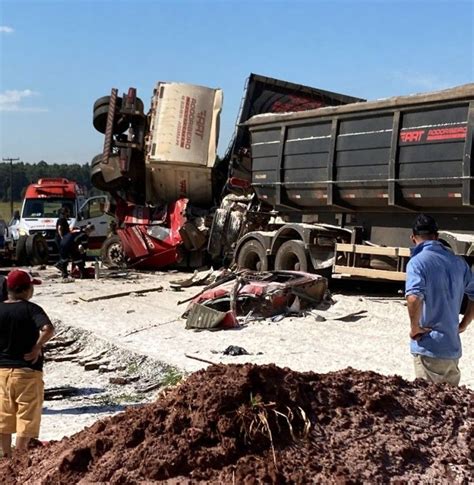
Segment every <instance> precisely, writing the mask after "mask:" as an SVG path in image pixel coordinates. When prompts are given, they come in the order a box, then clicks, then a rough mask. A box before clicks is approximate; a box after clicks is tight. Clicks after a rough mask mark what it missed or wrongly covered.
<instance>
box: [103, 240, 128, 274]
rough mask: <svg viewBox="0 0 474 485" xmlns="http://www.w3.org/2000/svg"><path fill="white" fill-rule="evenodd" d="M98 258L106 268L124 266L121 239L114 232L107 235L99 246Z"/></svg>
mask: <svg viewBox="0 0 474 485" xmlns="http://www.w3.org/2000/svg"><path fill="white" fill-rule="evenodd" d="M100 259H101V260H102V263H103V264H104V266H106V267H107V268H123V267H125V266H126V263H125V254H124V252H123V246H122V241H121V240H120V237H119V236H117V235H116V234H114V235H112V236H110V237H108V238H107V239H106V240H105V241H104V244H102V247H101V248H100Z"/></svg>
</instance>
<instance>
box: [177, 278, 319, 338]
mask: <svg viewBox="0 0 474 485" xmlns="http://www.w3.org/2000/svg"><path fill="white" fill-rule="evenodd" d="M230 276H232V278H230ZM327 289H328V281H327V279H326V278H324V277H323V276H320V275H317V274H309V273H302V272H298V271H272V272H263V273H262V272H258V273H256V272H253V271H240V272H237V273H234V274H232V275H227V274H224V276H223V278H222V279H221V282H219V280H217V281H216V283H215V284H212V285H210V286H209V287H208V288H207V289H204V290H203V291H202V292H200V293H199V295H197V296H196V297H195V298H194V299H193V300H192V302H191V304H190V305H189V306H188V308H187V310H186V312H185V313H184V316H185V317H186V319H187V320H186V328H201V329H203V328H208V329H209V328H216V327H220V328H233V327H237V326H239V323H238V320H237V317H238V316H240V317H245V316H246V315H248V314H252V315H253V316H258V317H260V318H267V317H271V316H273V315H278V314H282V313H286V312H289V313H299V312H300V311H302V310H305V309H307V308H310V307H311V306H314V305H315V304H318V303H320V302H321V301H322V300H323V299H324V297H325V295H326V292H327Z"/></svg>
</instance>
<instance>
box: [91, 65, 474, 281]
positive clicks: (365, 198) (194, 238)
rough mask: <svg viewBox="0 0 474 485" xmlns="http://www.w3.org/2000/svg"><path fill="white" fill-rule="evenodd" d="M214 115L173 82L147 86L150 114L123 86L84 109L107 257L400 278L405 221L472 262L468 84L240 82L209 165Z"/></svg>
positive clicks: (142, 264)
mask: <svg viewBox="0 0 474 485" xmlns="http://www.w3.org/2000/svg"><path fill="white" fill-rule="evenodd" d="M221 108H222V92H221V90H219V89H210V88H205V87H200V86H191V85H186V84H179V83H158V85H157V87H156V89H155V91H154V94H153V97H152V102H151V109H150V111H149V113H148V114H145V112H144V105H143V102H142V101H141V100H140V99H139V98H138V97H137V95H136V90H135V89H133V88H130V89H129V90H128V93H127V94H124V95H123V96H118V91H117V90H116V89H113V90H112V92H111V95H110V96H105V97H103V98H100V99H98V100H97V101H96V103H95V105H94V116H93V122H94V126H95V128H96V129H97V130H98V131H100V132H101V133H103V134H104V135H105V137H104V149H103V153H101V154H100V155H98V156H96V157H95V158H94V159H93V161H92V166H91V175H92V182H93V184H94V185H95V186H96V187H98V188H99V189H102V190H104V191H107V192H109V193H110V194H111V195H112V200H113V203H112V206H111V209H110V210H111V212H112V213H113V214H114V215H115V216H116V222H117V224H116V230H115V234H114V235H113V236H112V237H110V238H109V239H108V240H107V241H106V243H105V245H104V246H103V251H102V253H103V259H104V260H105V262H106V263H109V264H117V263H119V264H122V263H123V262H125V263H126V264H127V265H129V266H133V267H136V268H161V267H165V266H170V265H181V266H186V267H200V266H202V265H203V263H205V262H209V261H216V262H218V263H219V265H221V264H222V263H224V264H225V263H226V262H230V261H235V262H236V263H237V267H239V268H247V269H250V270H258V271H266V270H273V269H274V270H277V271H280V270H296V271H310V272H311V271H316V272H320V273H321V272H327V273H329V274H331V273H332V274H333V275H334V274H338V275H339V276H342V277H355V278H377V279H388V280H395V281H402V280H404V278H405V268H406V264H407V262H408V259H409V257H410V251H409V248H408V245H409V244H410V239H409V236H410V230H411V229H410V228H411V224H412V221H413V217H414V216H413V215H414V213H416V212H417V211H429V212H430V213H433V214H434V215H435V216H436V218H437V219H438V223H439V225H440V227H442V228H443V231H441V232H440V238H441V239H442V240H443V242H445V243H446V245H448V246H449V247H451V249H452V250H453V251H454V252H455V253H456V254H458V255H461V256H464V257H465V258H466V259H467V260H468V262H469V263H470V264H473V263H474V226H473V220H474V219H473V217H472V214H473V213H474V189H473V187H474V171H473V170H474V167H473V162H472V160H473V159H474V153H473V150H474V143H473V136H474V123H473V121H472V120H473V119H474V84H468V85H465V86H459V87H456V88H452V89H447V90H444V91H439V92H434V93H424V94H419V95H412V96H404V97H394V98H387V99H383V100H376V101H369V102H365V101H364V100H362V99H359V98H353V97H349V96H345V95H342V94H337V93H332V92H328V91H323V90H320V89H314V88H310V87H307V86H300V85H296V84H292V83H287V82H285V81H279V80H276V79H271V78H266V77H262V76H257V75H253V74H252V75H251V76H250V77H249V80H248V83H247V86H246V90H245V95H244V98H243V100H242V104H241V109H240V114H239V117H238V123H237V127H236V130H235V133H234V137H233V139H232V141H231V143H230V145H229V148H228V150H227V152H226V155H225V156H224V158H223V159H222V160H217V158H216V146H217V138H218V131H219V130H218V129H219V115H220V111H221Z"/></svg>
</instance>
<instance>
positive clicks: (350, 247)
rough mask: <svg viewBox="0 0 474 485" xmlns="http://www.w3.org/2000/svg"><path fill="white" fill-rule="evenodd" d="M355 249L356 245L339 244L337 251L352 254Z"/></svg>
mask: <svg viewBox="0 0 474 485" xmlns="http://www.w3.org/2000/svg"><path fill="white" fill-rule="evenodd" d="M354 247H355V244H344V243H337V244H336V251H344V252H346V253H352V252H353V251H354Z"/></svg>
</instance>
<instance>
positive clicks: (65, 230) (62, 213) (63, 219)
mask: <svg viewBox="0 0 474 485" xmlns="http://www.w3.org/2000/svg"><path fill="white" fill-rule="evenodd" d="M70 217H71V213H70V211H69V207H68V206H67V205H64V206H63V207H62V208H61V209H60V210H59V217H58V220H57V221H56V242H57V244H58V248H59V247H60V245H61V240H62V239H63V237H64V236H65V235H66V234H69V233H70V232H71V228H70V227H69V220H68V219H69V218H70Z"/></svg>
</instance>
